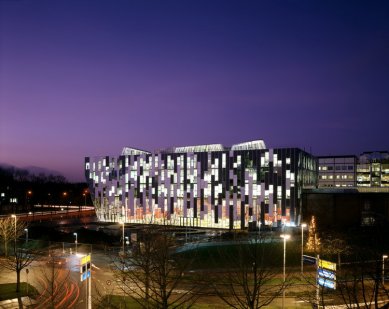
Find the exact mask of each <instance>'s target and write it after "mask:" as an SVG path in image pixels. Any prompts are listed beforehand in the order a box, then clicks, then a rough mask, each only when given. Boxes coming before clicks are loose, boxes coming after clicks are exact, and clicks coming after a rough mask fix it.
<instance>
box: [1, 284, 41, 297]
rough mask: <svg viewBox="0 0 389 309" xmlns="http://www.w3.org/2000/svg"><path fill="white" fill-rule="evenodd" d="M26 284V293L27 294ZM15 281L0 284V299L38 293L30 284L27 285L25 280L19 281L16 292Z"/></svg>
mask: <svg viewBox="0 0 389 309" xmlns="http://www.w3.org/2000/svg"><path fill="white" fill-rule="evenodd" d="M27 286H28V294H27ZM15 290H16V283H4V284H0V301H1V300H6V299H13V298H18V297H24V296H28V295H29V296H32V297H33V296H35V295H38V291H37V290H36V289H35V288H34V287H33V286H32V285H30V284H28V285H27V283H26V282H21V283H20V292H19V293H16V292H15Z"/></svg>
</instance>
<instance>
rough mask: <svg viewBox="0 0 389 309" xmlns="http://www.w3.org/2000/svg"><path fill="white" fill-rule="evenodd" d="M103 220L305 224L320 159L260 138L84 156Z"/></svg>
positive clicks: (245, 225) (218, 225)
mask: <svg viewBox="0 0 389 309" xmlns="http://www.w3.org/2000/svg"><path fill="white" fill-rule="evenodd" d="M85 173H86V179H87V181H88V183H89V186H90V192H91V194H92V197H93V200H94V204H95V208H96V214H97V216H98V218H99V219H100V220H101V221H110V222H134V223H135V222H136V223H147V224H169V225H177V226H195V227H213V228H226V229H245V228H256V227H257V226H258V224H263V225H269V226H281V225H282V224H283V223H285V224H286V223H291V224H299V220H300V215H301V192H302V189H303V188H313V187H316V186H317V160H316V158H315V157H313V156H312V155H311V154H309V153H307V152H305V151H303V150H301V149H298V148H276V149H267V148H266V146H265V143H264V142H263V141H262V140H256V141H251V142H247V143H241V144H237V145H233V146H232V147H225V146H223V145H221V144H212V145H200V146H186V147H176V148H170V149H165V150H159V151H155V152H148V151H143V150H139V149H135V148H129V147H125V148H124V149H123V151H122V154H121V155H117V156H101V157H87V158H85Z"/></svg>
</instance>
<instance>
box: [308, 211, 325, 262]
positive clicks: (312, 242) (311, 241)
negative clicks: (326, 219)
mask: <svg viewBox="0 0 389 309" xmlns="http://www.w3.org/2000/svg"><path fill="white" fill-rule="evenodd" d="M306 246H307V251H310V252H313V253H314V254H315V256H316V254H317V253H318V252H319V251H320V246H321V241H320V238H319V233H318V231H317V227H316V219H315V216H312V218H311V222H310V223H309V230H308V240H307V244H306Z"/></svg>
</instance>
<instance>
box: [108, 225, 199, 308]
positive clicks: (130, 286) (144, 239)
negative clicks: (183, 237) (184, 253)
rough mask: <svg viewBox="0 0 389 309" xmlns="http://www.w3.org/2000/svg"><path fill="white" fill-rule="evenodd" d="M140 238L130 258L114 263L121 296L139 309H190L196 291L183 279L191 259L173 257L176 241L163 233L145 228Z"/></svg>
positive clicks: (186, 279)
mask: <svg viewBox="0 0 389 309" xmlns="http://www.w3.org/2000/svg"><path fill="white" fill-rule="evenodd" d="M154 229H155V227H154ZM140 238H141V240H140V242H139V243H138V245H137V246H136V247H134V248H133V250H132V254H131V255H130V256H127V257H122V258H120V260H119V261H116V262H115V263H114V264H115V267H114V268H115V273H116V276H117V278H118V279H119V281H120V283H121V288H122V290H123V293H125V294H126V295H128V296H130V297H131V298H132V299H134V300H135V301H136V302H137V303H138V304H139V305H140V306H141V307H142V308H161V309H166V308H178V307H180V308H183V307H184V308H189V307H191V306H192V305H193V304H194V302H195V301H196V299H197V293H196V290H197V289H198V288H199V286H198V285H196V284H195V283H194V282H193V281H191V280H189V279H188V278H187V277H186V276H185V271H187V270H188V269H189V267H190V265H191V261H192V259H191V258H187V257H185V258H183V257H181V256H180V255H177V254H174V252H175V242H174V239H173V238H172V237H171V236H170V235H169V233H168V232H167V231H166V230H153V229H152V228H147V229H145V230H144V231H143V235H142V236H141V237H140Z"/></svg>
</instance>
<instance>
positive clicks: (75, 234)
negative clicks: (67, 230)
mask: <svg viewBox="0 0 389 309" xmlns="http://www.w3.org/2000/svg"><path fill="white" fill-rule="evenodd" d="M73 235H74V236H75V237H76V240H75V241H74V243H75V244H76V254H77V233H73Z"/></svg>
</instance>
